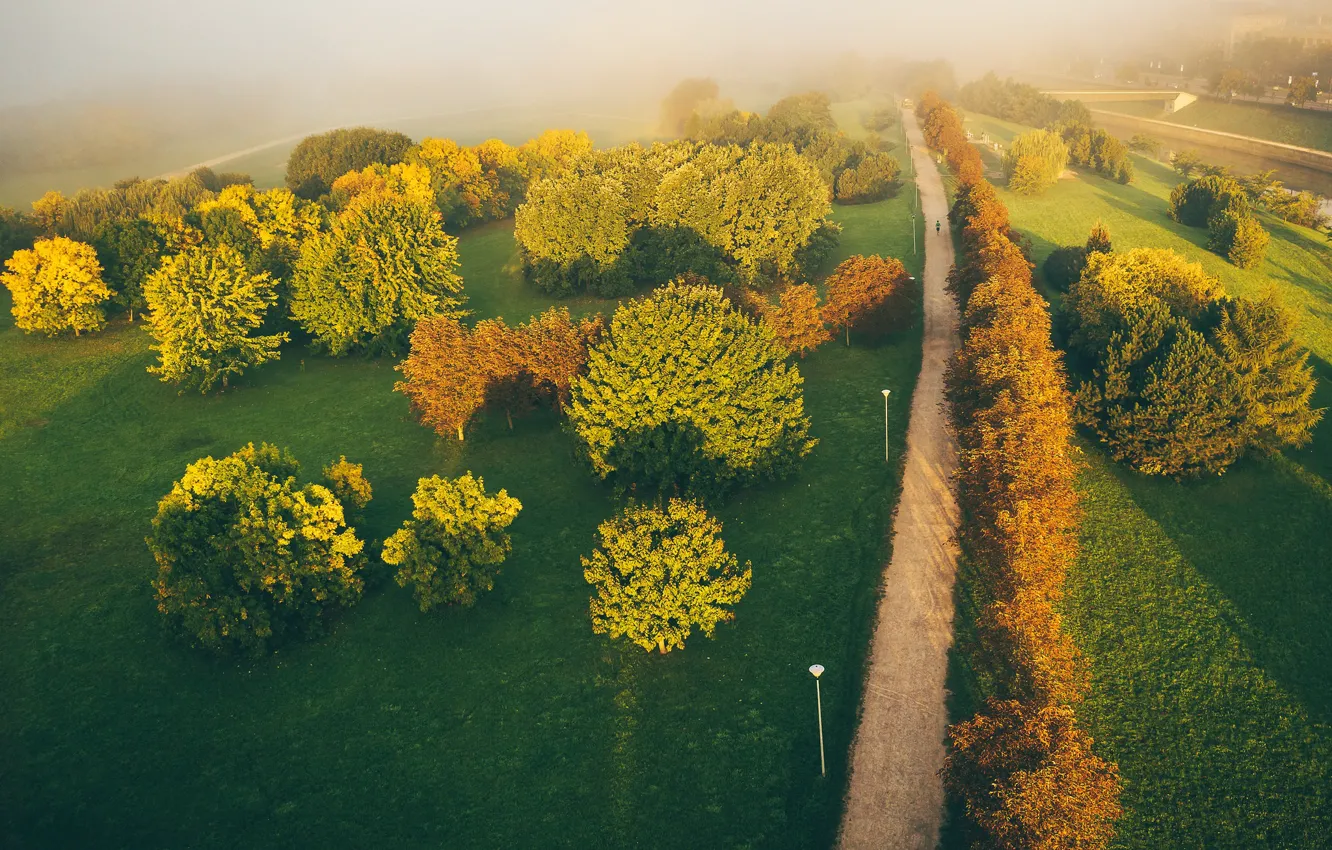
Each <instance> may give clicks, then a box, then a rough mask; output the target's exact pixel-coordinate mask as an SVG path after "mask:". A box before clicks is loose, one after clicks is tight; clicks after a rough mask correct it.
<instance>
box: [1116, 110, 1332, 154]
mask: <svg viewBox="0 0 1332 850" xmlns="http://www.w3.org/2000/svg"><path fill="white" fill-rule="evenodd" d="M1092 108H1093V109H1105V110H1108V111H1111V112H1126V113H1129V114H1132V115H1140V116H1142V117H1144V118H1157V119H1159V120H1162V121H1169V122H1171V123H1174V124H1185V125H1188V126H1190V127H1201V128H1203V129H1205V130H1220V131H1221V132H1223V133H1237V134H1239V135H1241V136H1255V137H1257V138H1259V139H1268V140H1270V141H1273V142H1281V143H1283V144H1287V145H1299V146H1300V147H1305V148H1314V149H1316V150H1323V151H1332V114H1329V113H1327V112H1318V111H1316V110H1312V109H1296V108H1295V107H1293V106H1282V105H1280V104H1274V103H1248V102H1246V101H1240V100H1236V101H1231V102H1230V103H1227V102H1225V101H1223V100H1213V99H1212V98H1200V99H1199V100H1198V101H1197V102H1196V103H1192V104H1190V105H1188V106H1186V107H1184V108H1183V109H1181V110H1179V111H1178V112H1175V113H1171V114H1168V115H1167V114H1166V113H1165V112H1164V111H1163V110H1162V109H1161V108H1160V107H1159V104H1145V103H1096V104H1092Z"/></svg>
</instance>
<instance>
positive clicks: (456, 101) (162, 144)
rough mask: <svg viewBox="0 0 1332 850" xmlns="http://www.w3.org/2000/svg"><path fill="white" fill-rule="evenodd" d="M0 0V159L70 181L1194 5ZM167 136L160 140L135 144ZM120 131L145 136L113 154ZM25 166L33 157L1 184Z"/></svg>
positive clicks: (1004, 56)
mask: <svg viewBox="0 0 1332 850" xmlns="http://www.w3.org/2000/svg"><path fill="white" fill-rule="evenodd" d="M1200 2H1201V0H1200ZM0 3H3V4H4V7H3V8H4V14H3V18H2V19H0V178H5V177H9V178H12V177H13V176H14V175H16V174H23V175H28V174H46V173H50V174H56V173H57V172H59V173H60V175H61V177H62V179H64V180H66V181H74V180H75V179H76V177H77V179H78V180H84V179H87V180H101V179H104V178H105V175H103V174H101V173H100V172H93V171H86V172H80V173H79V174H78V175H74V174H72V173H69V172H70V171H71V169H74V168H76V167H77V168H93V167H101V168H103V169H113V168H121V169H122V170H124V171H126V173H142V175H143V176H150V175H151V174H152V173H153V171H154V168H155V165H156V164H157V163H158V162H159V159H165V158H170V159H171V166H172V167H180V166H184V165H186V164H187V163H190V162H197V161H202V160H205V159H207V158H209V157H216V156H218V155H221V154H223V153H227V152H230V151H234V150H240V149H243V148H245V147H247V146H251V145H257V144H260V143H262V142H265V141H270V140H273V139H277V138H281V137H284V136H289V135H292V134H297V133H304V132H311V131H316V130H320V129H324V128H326V127H330V126H337V125H345V124H363V123H371V124H373V123H384V122H391V121H392V120H393V119H396V118H400V117H403V116H426V115H439V114H443V113H449V112H454V111H458V110H466V109H475V108H478V107H483V106H486V107H491V106H498V107H504V106H508V105H514V106H518V105H528V106H530V105H532V104H540V105H543V106H549V105H561V104H568V105H573V104H577V105H579V107H580V108H583V109H596V110H600V111H602V112H613V113H615V114H616V115H617V116H634V117H641V118H642V120H643V121H644V122H650V121H651V116H653V115H654V114H655V111H656V108H657V104H658V103H659V101H660V99H661V98H662V96H663V95H664V94H665V93H666V92H667V91H669V90H670V88H671V87H672V86H673V85H674V84H675V83H676V82H678V81H679V80H680V79H681V78H683V77H695V76H710V77H713V78H715V79H717V80H718V81H719V83H720V84H721V86H722V90H723V94H724V95H725V96H727V97H730V98H731V99H733V100H734V102H735V103H736V104H737V105H739V106H741V107H744V108H751V109H758V108H764V107H766V106H767V105H768V104H770V103H771V102H772V101H773V100H776V99H777V98H779V97H781V96H783V95H785V94H788V93H791V92H793V91H796V90H802V89H808V88H834V87H836V86H837V85H838V84H839V74H840V75H841V77H840V79H841V80H842V81H844V80H845V78H846V76H847V73H848V70H849V71H851V72H853V75H858V77H859V78H860V79H862V80H871V79H873V80H875V81H878V82H880V83H881V88H882V87H883V86H882V78H883V77H884V75H885V73H886V72H885V70H884V69H885V68H887V67H890V65H891V63H892V62H894V61H896V62H900V61H905V60H913V59H933V58H946V59H948V60H949V61H951V62H952V63H953V64H954V66H955V67H956V68H957V71H958V75H959V77H960V78H961V79H967V78H970V77H972V76H975V75H978V74H980V73H983V72H985V71H987V70H990V69H992V68H994V69H998V70H1000V71H1001V72H1009V71H1015V70H1021V69H1023V68H1025V67H1028V66H1031V65H1038V64H1042V63H1045V64H1048V63H1050V62H1051V61H1052V60H1053V59H1054V58H1056V57H1059V56H1069V55H1086V53H1088V52H1094V51H1097V50H1106V49H1110V48H1112V47H1113V46H1115V45H1121V44H1128V43H1143V44H1146V43H1148V42H1150V41H1151V40H1153V39H1160V38H1161V37H1162V36H1163V34H1165V33H1168V32H1178V31H1179V28H1180V25H1181V22H1184V21H1188V20H1190V19H1189V15H1188V14H1185V13H1186V11H1187V12H1190V13H1192V12H1194V11H1196V10H1197V9H1198V8H1202V6H1200V5H1199V4H1198V3H1190V4H1183V5H1181V4H1176V8H1175V9H1174V10H1173V11H1172V12H1171V13H1170V14H1169V16H1167V15H1166V14H1164V13H1162V12H1161V10H1160V9H1159V6H1160V5H1161V4H1159V3H1153V4H1149V3H1147V2H1145V0H1125V2H1122V3H1120V4H1117V6H1116V7H1115V10H1114V12H1113V16H1109V15H1108V13H1107V12H1106V11H1104V10H1103V9H1101V8H1086V7H1085V6H1086V5H1090V4H1072V3H1068V2H1067V0H1062V2H1061V1H1060V0H1025V2H1017V3H1013V2H998V0H984V2H982V1H981V0H946V1H945V2H920V3H905V2H870V0H858V1H856V2H853V1H852V0H826V2H813V1H812V0H804V2H795V0H729V1H728V0H676V2H670V3H661V2H657V3H642V2H618V3H617V2H606V0H565V2H560V3H532V2H526V3H524V2H517V3H477V2H468V3H459V2H454V0H445V2H425V0H380V2H377V3H370V2H365V0H357V2H350V0H231V2H228V3H218V4H202V3H194V2H188V0H176V1H175V2H173V1H172V0H101V2H99V1H98V0H0ZM1107 17H1111V19H1110V20H1107ZM182 140H185V141H188V142H189V144H185V143H184V141H182ZM62 144H63V147H62ZM170 145H175V146H176V147H175V148H172V149H171V152H170V154H169V156H168V154H166V153H163V154H162V156H161V157H160V158H159V159H150V158H148V157H147V152H148V151H150V150H154V151H162V150H165V149H166V148H167V147H168V146H170ZM94 148H96V149H94ZM66 149H67V150H66ZM126 150H134V151H140V152H144V155H143V156H141V157H140V158H139V159H137V160H133V161H132V162H131V161H130V160H129V159H127V158H126V155H125V154H124V151H126ZM56 154H58V155H56ZM99 155H100V156H99ZM131 166H132V168H131ZM143 172H146V173H143ZM40 185H43V184H41V183H40V181H38V180H36V179H35V178H34V180H32V181H29V182H28V183H25V184H24V186H23V187H22V188H21V189H13V190H12V191H10V192H9V193H8V199H14V198H17V195H20V194H24V193H30V192H31V191H35V190H36V189H37V188H39V186H40ZM52 185H60V184H58V183H57V182H54V181H53V182H52ZM61 187H62V188H64V186H63V185H62V186H61Z"/></svg>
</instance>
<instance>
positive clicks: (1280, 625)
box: [1115, 360, 1332, 723]
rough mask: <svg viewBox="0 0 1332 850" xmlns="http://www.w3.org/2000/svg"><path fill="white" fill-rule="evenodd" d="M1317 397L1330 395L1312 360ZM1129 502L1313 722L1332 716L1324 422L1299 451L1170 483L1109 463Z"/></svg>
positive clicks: (1331, 514) (1330, 501) (1331, 520)
mask: <svg viewBox="0 0 1332 850" xmlns="http://www.w3.org/2000/svg"><path fill="white" fill-rule="evenodd" d="M1315 368H1316V370H1317V371H1318V373H1319V376H1320V378H1321V379H1322V380H1321V381H1320V388H1319V393H1318V397H1317V399H1316V403H1317V404H1319V405H1321V406H1326V405H1328V404H1329V403H1332V385H1330V384H1329V383H1328V378H1329V377H1332V369H1329V366H1328V364H1327V363H1325V362H1323V361H1321V360H1318V361H1317V362H1316V364H1315ZM1115 474H1116V475H1117V476H1118V477H1119V479H1120V481H1121V482H1122V483H1123V484H1124V485H1125V486H1126V487H1127V488H1128V490H1129V492H1130V493H1131V494H1132V497H1133V500H1134V501H1135V502H1136V503H1137V504H1138V505H1139V506H1140V507H1141V508H1142V509H1143V511H1144V512H1145V513H1146V514H1147V515H1148V516H1150V517H1151V518H1152V519H1153V520H1154V521H1155V522H1156V523H1157V524H1158V525H1159V526H1160V528H1161V529H1162V530H1163V531H1164V532H1165V533H1166V534H1167V535H1168V536H1169V537H1170V538H1171V540H1172V541H1173V542H1174V543H1175V545H1176V546H1177V547H1178V548H1179V550H1180V552H1181V553H1182V554H1183V555H1184V556H1185V557H1186V558H1187V559H1188V561H1189V562H1190V563H1192V564H1193V565H1194V566H1195V567H1196V568H1197V570H1198V571H1199V572H1200V573H1201V574H1202V575H1203V576H1205V577H1206V578H1207V579H1208V581H1209V582H1210V583H1211V584H1212V585H1213V586H1214V587H1215V588H1216V589H1217V590H1218V592H1220V593H1221V594H1223V595H1224V596H1225V597H1226V598H1227V599H1228V600H1229V601H1230V602H1231V604H1233V605H1234V606H1235V608H1236V609H1237V610H1238V611H1239V612H1240V613H1241V615H1242V617H1243V620H1242V622H1241V623H1240V624H1239V625H1238V627H1237V636H1238V637H1239V638H1240V639H1241V640H1242V641H1243V642H1244V643H1245V645H1246V646H1247V648H1248V649H1249V651H1250V652H1251V653H1252V654H1253V656H1254V658H1255V660H1256V661H1257V663H1258V664H1259V665H1260V666H1261V667H1262V668H1263V669H1264V670H1265V671H1266V672H1267V673H1268V674H1269V675H1271V676H1272V678H1273V679H1274V680H1276V681H1277V682H1279V683H1280V684H1281V685H1282V686H1283V687H1284V688H1285V689H1286V690H1287V691H1288V692H1289V693H1291V694H1292V695H1293V697H1294V698H1296V699H1298V700H1299V701H1300V703H1301V704H1303V706H1304V707H1305V709H1306V710H1307V711H1308V712H1309V715H1310V716H1311V717H1312V718H1313V719H1314V720H1315V721H1317V722H1321V723H1329V722H1332V666H1329V665H1328V663H1327V658H1328V657H1329V655H1330V654H1332V619H1329V618H1328V616H1327V612H1328V611H1329V610H1332V571H1330V570H1328V552H1329V549H1330V547H1332V531H1330V529H1332V477H1330V476H1332V429H1329V427H1328V425H1327V423H1326V422H1324V423H1323V425H1322V426H1321V427H1320V428H1319V429H1318V430H1317V431H1316V432H1315V435H1314V441H1313V443H1312V444H1311V445H1310V446H1308V447H1306V448H1305V449H1302V450H1299V451H1292V452H1287V453H1285V454H1283V455H1281V456H1279V457H1276V458H1272V459H1253V458H1250V459H1246V460H1244V461H1241V462H1240V463H1239V464H1237V465H1236V466H1235V467H1234V468H1232V469H1231V470H1230V471H1229V472H1227V473H1226V474H1225V476H1224V477H1223V478H1220V479H1209V480H1204V481H1198V482H1187V483H1178V482H1172V481H1163V480H1160V479H1155V478H1147V477H1145V476H1140V475H1136V474H1133V473H1132V472H1130V471H1128V470H1127V469H1124V468H1122V467H1116V469H1115Z"/></svg>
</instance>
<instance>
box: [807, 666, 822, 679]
mask: <svg viewBox="0 0 1332 850" xmlns="http://www.w3.org/2000/svg"><path fill="white" fill-rule="evenodd" d="M809 672H811V673H813V674H814V678H815V679H817V678H818V677H820V676H822V675H823V665H822V664H812V665H810V668H809Z"/></svg>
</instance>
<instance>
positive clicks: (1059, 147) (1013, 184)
mask: <svg viewBox="0 0 1332 850" xmlns="http://www.w3.org/2000/svg"><path fill="white" fill-rule="evenodd" d="M1003 166H1004V176H1005V177H1007V178H1008V188H1010V189H1012V190H1013V191H1014V192H1017V193H1018V194H1019V195H1039V194H1041V193H1042V192H1044V191H1045V190H1046V189H1049V188H1050V187H1051V186H1053V185H1054V184H1055V183H1057V182H1058V181H1059V176H1060V175H1061V174H1063V173H1064V169H1065V168H1067V167H1068V147H1067V146H1066V145H1065V144H1064V140H1063V139H1062V138H1060V136H1059V134H1058V133H1052V132H1050V131H1048V130H1032V131H1030V132H1028V133H1023V134H1022V135H1020V136H1018V137H1017V138H1015V139H1013V141H1012V142H1011V143H1010V144H1009V146H1008V150H1006V151H1004V158H1003Z"/></svg>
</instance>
